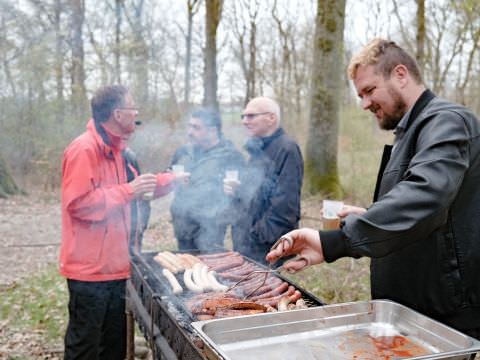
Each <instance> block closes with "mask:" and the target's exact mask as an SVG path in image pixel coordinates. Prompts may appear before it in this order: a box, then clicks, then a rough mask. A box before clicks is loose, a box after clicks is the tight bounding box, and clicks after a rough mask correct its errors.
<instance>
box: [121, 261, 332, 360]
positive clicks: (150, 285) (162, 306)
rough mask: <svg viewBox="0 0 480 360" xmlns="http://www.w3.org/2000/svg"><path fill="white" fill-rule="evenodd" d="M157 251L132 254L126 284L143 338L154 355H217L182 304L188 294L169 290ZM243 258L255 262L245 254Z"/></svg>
mask: <svg viewBox="0 0 480 360" xmlns="http://www.w3.org/2000/svg"><path fill="white" fill-rule="evenodd" d="M156 254H157V253H156V252H147V253H142V254H139V255H134V256H133V257H132V275H131V286H130V287H129V293H130V294H129V299H132V298H134V299H135V298H136V299H137V301H131V304H132V307H133V309H132V310H133V313H134V316H135V318H136V321H137V323H138V324H139V327H140V329H141V331H142V332H143V334H144V335H145V338H146V339H147V340H148V341H150V344H151V348H152V349H153V351H154V353H155V354H154V355H155V358H158V359H182V360H196V359H207V358H208V359H220V357H219V355H216V353H214V352H212V350H211V349H209V348H208V347H205V346H204V343H203V341H202V340H201V339H200V338H199V337H198V336H197V334H196V332H195V330H194V329H193V327H192V326H191V323H192V322H193V321H196V318H195V317H194V316H193V315H192V314H191V313H190V311H189V310H188V309H187V307H186V306H185V300H186V299H188V298H190V297H191V294H190V293H187V294H182V295H180V296H175V295H173V294H171V292H170V285H169V284H168V283H167V281H166V279H164V278H163V277H162V276H161V275H160V274H161V270H162V267H161V266H160V265H159V264H158V263H157V262H156V261H155V260H154V259H153V258H154V256H155V255H156ZM246 260H247V261H250V262H254V261H252V260H250V259H248V258H246ZM254 263H255V262H254ZM256 264H257V265H258V266H260V267H262V268H263V266H262V265H259V264H258V263H256ZM277 276H278V277H280V278H281V279H282V280H284V281H286V282H288V283H289V284H291V285H294V286H295V287H296V288H297V289H298V290H300V292H301V293H302V298H303V300H304V301H305V304H306V305H307V306H308V307H313V306H319V305H323V303H322V302H321V301H320V300H319V299H318V298H317V297H315V296H314V295H313V294H311V293H310V292H308V291H306V290H304V289H302V288H301V287H299V286H298V285H296V284H295V283H293V282H292V281H291V280H289V279H287V278H285V277H283V276H282V275H281V274H277ZM142 314H143V316H142Z"/></svg>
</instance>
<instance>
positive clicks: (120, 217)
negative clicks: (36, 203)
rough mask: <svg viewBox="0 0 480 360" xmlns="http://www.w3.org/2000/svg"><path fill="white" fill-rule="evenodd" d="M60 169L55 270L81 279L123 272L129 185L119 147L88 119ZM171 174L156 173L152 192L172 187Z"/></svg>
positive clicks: (158, 193)
mask: <svg viewBox="0 0 480 360" xmlns="http://www.w3.org/2000/svg"><path fill="white" fill-rule="evenodd" d="M62 169H63V177H62V244H61V248H60V273H61V274H62V275H63V276H65V277H66V278H69V279H75V280H82V281H106V280H116V279H126V278H128V277H129V274H130V261H129V252H128V241H129V234H130V225H131V219H130V206H129V203H130V201H132V200H133V199H134V190H133V188H132V187H131V186H130V185H129V184H128V183H127V175H126V170H125V162H124V159H123V157H122V154H121V150H120V149H119V148H115V147H111V146H108V145H107V144H105V142H104V141H103V139H102V137H101V136H100V134H98V132H97V130H96V129H95V124H94V122H93V120H90V121H89V122H88V124H87V131H86V132H85V133H83V134H82V135H80V136H79V137H77V138H76V139H75V140H73V141H72V143H71V144H70V145H69V146H68V147H67V149H66V150H65V152H64V156H63V164H62ZM173 178H174V175H173V174H170V173H163V174H158V175H157V182H158V185H157V189H156V191H155V196H156V197H158V196H161V195H164V194H166V193H168V192H169V191H170V190H171V188H172V180H173Z"/></svg>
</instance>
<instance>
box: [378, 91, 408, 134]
mask: <svg viewBox="0 0 480 360" xmlns="http://www.w3.org/2000/svg"><path fill="white" fill-rule="evenodd" d="M388 93H389V94H390V96H391V97H392V100H393V111H392V112H391V113H389V114H387V113H385V112H384V113H383V118H382V119H380V121H379V126H380V129H383V130H394V129H395V128H396V127H397V125H398V123H399V122H400V120H402V118H403V116H404V115H405V113H406V112H407V104H405V101H403V99H402V97H401V96H400V94H399V93H398V92H397V91H395V90H394V89H393V88H391V87H389V88H388Z"/></svg>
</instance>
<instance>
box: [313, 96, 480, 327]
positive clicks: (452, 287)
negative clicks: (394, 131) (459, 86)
mask: <svg viewBox="0 0 480 360" xmlns="http://www.w3.org/2000/svg"><path fill="white" fill-rule="evenodd" d="M384 160H385V161H384V163H385V164H386V166H385V167H384V170H383V171H381V173H380V176H379V182H378V184H377V191H376V194H377V199H375V202H374V203H373V205H372V206H371V207H370V208H369V209H368V211H367V213H366V214H365V215H363V216H356V215H350V216H348V217H347V218H346V219H345V223H344V226H343V228H342V230H341V231H338V232H333V233H332V232H330V233H329V232H326V233H324V232H321V234H320V236H321V239H322V240H321V241H322V247H323V250H324V255H325V258H326V260H327V261H334V260H335V259H337V258H339V257H342V256H354V257H360V256H370V257H372V262H371V286H372V298H377V299H378V298H388V299H391V300H393V301H397V302H399V303H402V304H404V305H406V306H409V307H411V308H413V309H416V310H418V311H420V312H422V313H424V314H427V315H429V316H431V317H433V318H435V319H437V320H439V321H441V322H444V323H446V324H448V325H451V326H453V327H456V328H457V329H460V330H468V329H474V328H480V281H479V279H478V276H479V274H480V221H479V219H480V125H479V122H478V120H477V118H476V117H475V116H474V114H472V113H471V112H470V111H469V110H468V109H466V108H464V107H462V106H460V105H456V104H452V103H449V102H447V101H445V100H442V99H439V98H436V97H434V95H433V94H432V93H431V92H430V91H428V90H426V91H425V92H424V93H423V94H422V96H421V97H420V99H419V100H418V101H417V102H416V104H415V106H414V107H413V109H412V113H411V116H410V119H409V121H408V124H407V127H406V130H405V133H404V135H403V137H402V138H401V139H400V140H399V141H398V143H397V144H396V145H395V149H394V151H393V153H392V155H391V157H390V159H388V156H386V157H385V158H384Z"/></svg>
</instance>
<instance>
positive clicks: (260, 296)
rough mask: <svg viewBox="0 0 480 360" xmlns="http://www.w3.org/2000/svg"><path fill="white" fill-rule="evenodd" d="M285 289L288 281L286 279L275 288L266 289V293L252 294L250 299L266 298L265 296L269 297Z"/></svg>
mask: <svg viewBox="0 0 480 360" xmlns="http://www.w3.org/2000/svg"><path fill="white" fill-rule="evenodd" d="M286 290H288V283H287V282H286V281H284V282H282V283H281V284H280V285H279V286H277V287H276V288H275V289H273V290H270V291H268V292H266V293H263V294H261V295H257V296H253V297H251V298H250V300H258V299H267V298H270V297H274V296H277V295H280V294H282V293H283V292H284V291H286Z"/></svg>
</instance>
